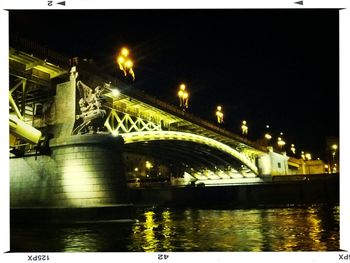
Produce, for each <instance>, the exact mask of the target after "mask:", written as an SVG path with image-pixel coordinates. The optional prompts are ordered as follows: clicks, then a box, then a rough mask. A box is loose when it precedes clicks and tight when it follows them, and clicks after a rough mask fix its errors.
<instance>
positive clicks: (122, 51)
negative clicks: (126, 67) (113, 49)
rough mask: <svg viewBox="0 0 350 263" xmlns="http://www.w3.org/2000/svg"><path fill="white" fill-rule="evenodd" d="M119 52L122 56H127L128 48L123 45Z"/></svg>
mask: <svg viewBox="0 0 350 263" xmlns="http://www.w3.org/2000/svg"><path fill="white" fill-rule="evenodd" d="M120 53H121V54H122V55H123V56H124V57H127V56H129V53H130V52H129V49H127V48H126V47H123V48H122V50H121V51H120Z"/></svg>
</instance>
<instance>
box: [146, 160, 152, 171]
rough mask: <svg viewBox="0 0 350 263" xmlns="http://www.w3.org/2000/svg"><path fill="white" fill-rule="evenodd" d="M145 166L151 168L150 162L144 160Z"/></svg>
mask: <svg viewBox="0 0 350 263" xmlns="http://www.w3.org/2000/svg"><path fill="white" fill-rule="evenodd" d="M145 166H146V168H147V169H148V170H149V169H151V168H152V167H153V165H152V163H151V162H149V161H146V163H145Z"/></svg>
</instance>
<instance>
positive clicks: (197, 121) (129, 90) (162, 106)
mask: <svg viewBox="0 0 350 263" xmlns="http://www.w3.org/2000/svg"><path fill="white" fill-rule="evenodd" d="M124 92H125V94H126V95H130V96H132V97H135V99H139V100H141V101H145V102H147V103H149V104H150V105H152V106H155V107H158V108H160V109H162V110H165V111H167V112H169V113H171V114H174V115H175V116H178V117H181V118H183V119H185V120H187V121H190V122H192V123H194V124H197V125H198V126H201V127H203V128H206V129H209V130H211V131H214V132H217V133H219V134H221V135H224V136H227V137H228V138H231V139H234V140H237V141H240V142H244V143H245V144H247V145H249V146H251V147H254V148H257V149H260V150H262V151H267V149H266V147H264V146H262V145H259V144H257V143H255V142H252V141H250V140H248V139H246V138H243V137H241V136H238V135H236V134H234V133H232V132H229V131H227V130H225V129H223V128H220V127H218V126H216V125H214V124H212V123H210V122H208V121H206V120H203V119H201V118H199V117H196V116H195V115H193V114H191V113H188V112H184V111H183V110H181V109H179V108H178V107H175V106H173V105H170V104H168V103H166V102H164V101H161V100H159V99H157V98H155V97H153V96H150V95H147V94H145V93H144V92H142V91H140V90H137V89H135V88H132V87H129V88H127V89H125V90H124Z"/></svg>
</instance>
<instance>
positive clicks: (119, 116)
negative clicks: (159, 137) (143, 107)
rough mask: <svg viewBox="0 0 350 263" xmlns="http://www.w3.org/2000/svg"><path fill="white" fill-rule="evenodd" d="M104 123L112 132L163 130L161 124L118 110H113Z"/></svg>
mask: <svg viewBox="0 0 350 263" xmlns="http://www.w3.org/2000/svg"><path fill="white" fill-rule="evenodd" d="M104 125H105V127H106V128H107V130H108V131H109V132H110V133H112V134H120V133H133V132H143V131H161V124H155V123H154V122H151V121H148V120H144V119H141V118H140V117H134V116H131V115H129V114H127V113H121V112H118V111H116V110H111V112H110V114H109V116H108V117H107V119H106V121H105V123H104Z"/></svg>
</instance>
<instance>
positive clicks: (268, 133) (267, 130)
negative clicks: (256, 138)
mask: <svg viewBox="0 0 350 263" xmlns="http://www.w3.org/2000/svg"><path fill="white" fill-rule="evenodd" d="M269 128H270V126H269V125H266V133H265V135H264V138H265V139H266V145H267V146H270V141H271V139H272V136H271V134H270V132H269Z"/></svg>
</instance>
